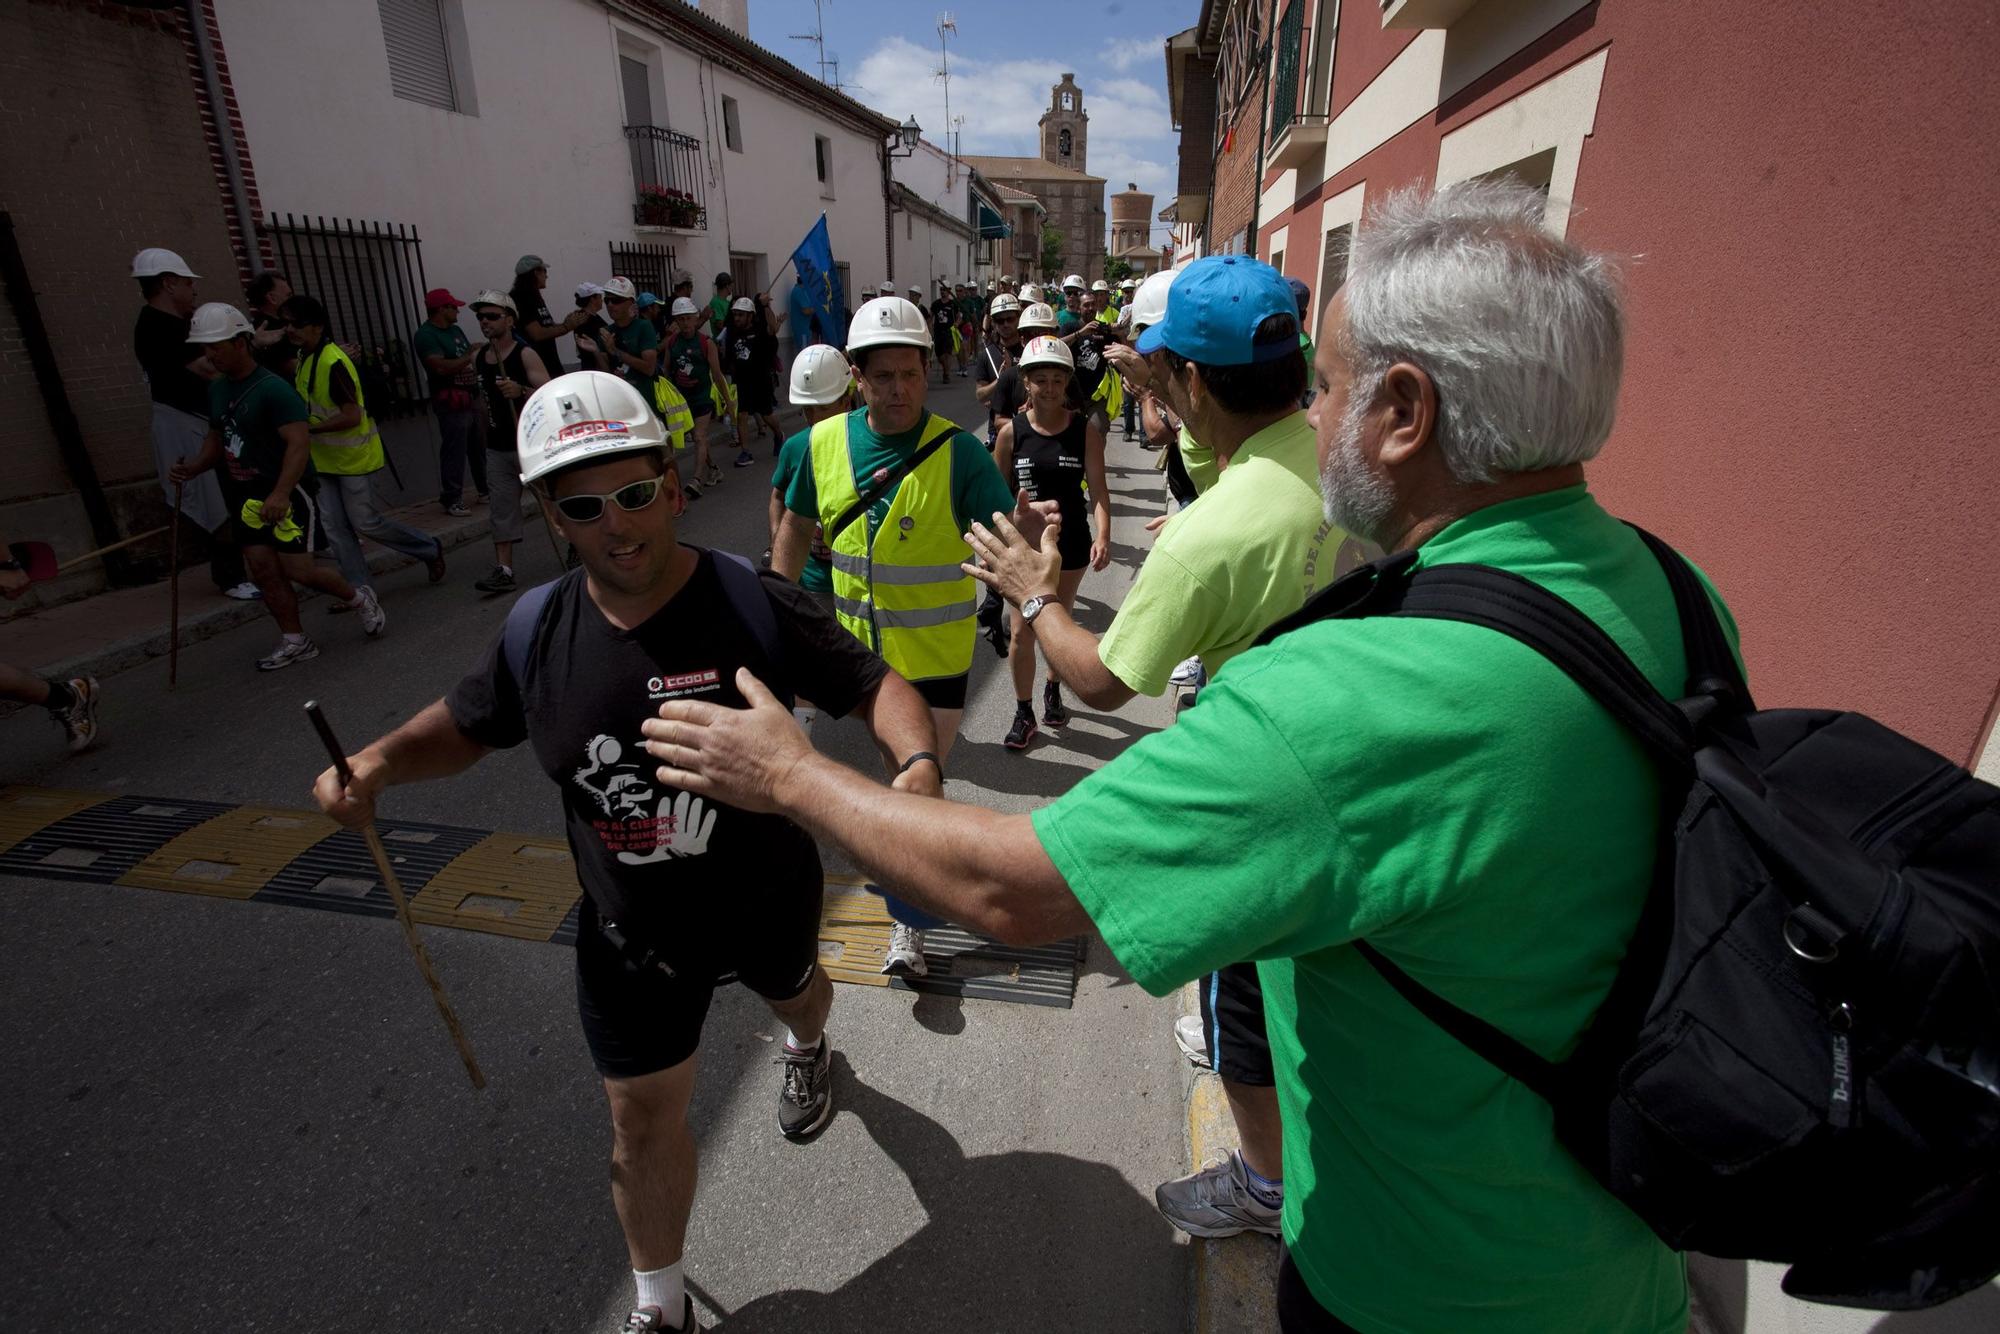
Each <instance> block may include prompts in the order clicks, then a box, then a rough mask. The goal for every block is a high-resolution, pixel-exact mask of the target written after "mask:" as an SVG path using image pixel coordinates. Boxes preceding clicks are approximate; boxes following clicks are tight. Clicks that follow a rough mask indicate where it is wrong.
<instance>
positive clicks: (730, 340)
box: [717, 292, 785, 468]
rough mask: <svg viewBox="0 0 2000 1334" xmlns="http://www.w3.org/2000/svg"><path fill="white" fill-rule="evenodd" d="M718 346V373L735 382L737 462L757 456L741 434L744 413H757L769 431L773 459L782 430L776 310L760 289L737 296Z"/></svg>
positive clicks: (745, 462) (752, 460)
mask: <svg viewBox="0 0 2000 1334" xmlns="http://www.w3.org/2000/svg"><path fill="white" fill-rule="evenodd" d="M717 350H718V351H719V352H720V353H721V355H722V373H723V374H724V375H727V376H728V377H729V383H730V384H732V385H734V386H735V387H736V423H735V426H736V443H737V445H738V451H737V455H736V466H737V467H739V468H747V467H749V466H750V465H751V464H753V463H755V462H756V461H757V456H756V455H755V454H752V453H751V452H750V437H749V436H747V435H745V434H744V433H743V427H744V418H746V417H755V418H756V419H757V420H758V421H760V422H762V423H763V424H764V429H765V430H766V431H768V432H770V435H771V457H772V458H776V457H777V456H778V446H779V445H781V444H783V443H784V441H785V435H784V432H782V431H780V430H779V429H778V312H777V311H776V310H774V309H772V307H771V298H770V297H768V296H766V295H764V293H762V292H759V293H758V294H757V296H756V299H755V300H752V299H751V298H750V297H747V296H739V297H737V298H736V302H735V304H734V305H733V306H732V307H731V308H730V311H729V325H728V327H727V328H725V329H724V330H723V331H722V345H721V347H720V348H718V349H717Z"/></svg>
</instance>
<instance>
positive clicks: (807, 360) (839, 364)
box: [792, 343, 853, 407]
mask: <svg viewBox="0 0 2000 1334" xmlns="http://www.w3.org/2000/svg"><path fill="white" fill-rule="evenodd" d="M852 374H853V372H852V370H850V368H849V367H848V365H847V358H846V357H843V356H841V355H840V349H839V348H837V347H830V346H828V345H827V344H825V343H814V344H813V345H812V346H811V347H809V348H807V349H805V351H803V352H801V353H799V354H798V355H797V356H796V357H793V358H792V406H793V407H804V406H805V405H806V404H808V403H810V404H812V405H814V406H815V407H824V406H826V405H827V404H828V403H838V402H839V401H840V398H841V395H843V394H845V393H846V392H847V388H848V385H849V383H850V377H851V376H852Z"/></svg>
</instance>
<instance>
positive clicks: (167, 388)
mask: <svg viewBox="0 0 2000 1334" xmlns="http://www.w3.org/2000/svg"><path fill="white" fill-rule="evenodd" d="M189 323H190V321H189V320H188V319H187V318H186V317H184V316H180V315H169V314H167V312H166V311H164V310H161V309H160V308H159V307H158V306H141V307H139V322H138V323H137V324H135V325H133V326H132V354H133V355H134V356H136V357H138V358H139V366H140V368H141V369H142V370H144V371H145V372H146V384H147V387H148V388H149V389H150V390H151V391H152V395H153V401H154V402H155V403H164V404H166V405H167V406H168V407H170V408H179V409H180V410H181V411H182V412H188V413H192V414H194V415H195V416H197V417H206V416H207V415H208V381H207V380H204V379H203V378H202V377H201V376H199V375H196V374H195V373H194V372H193V371H191V370H189V369H188V363H189V362H190V361H194V360H197V359H198V358H199V357H200V356H201V354H202V349H201V348H199V347H196V346H195V345H194V344H193V343H190V342H188V340H187V338H188V327H189Z"/></svg>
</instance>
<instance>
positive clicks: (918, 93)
mask: <svg viewBox="0 0 2000 1334" xmlns="http://www.w3.org/2000/svg"><path fill="white" fill-rule="evenodd" d="M1164 41H1165V38H1163V37H1161V38H1133V39H1129V40H1128V41H1125V42H1121V43H1116V44H1114V45H1113V47H1112V48H1111V50H1110V52H1109V53H1107V54H1106V55H1105V57H1104V60H1105V63H1106V64H1108V65H1109V66H1110V67H1111V69H1112V70H1117V71H1124V70H1127V69H1130V70H1132V71H1133V72H1134V73H1137V72H1140V71H1141V70H1142V69H1143V67H1142V66H1141V65H1140V64H1139V63H1138V57H1137V55H1134V54H1130V52H1134V51H1137V50H1138V49H1139V48H1140V47H1142V46H1143V47H1144V48H1145V50H1146V51H1147V52H1148V53H1151V54H1158V53H1159V51H1160V50H1161V48H1162V44H1163V43H1164ZM937 66H938V53H937V51H936V50H935V49H933V48H930V47H925V46H921V45H919V44H917V43H915V42H912V41H910V40H909V39H908V38H905V37H900V36H898V37H890V38H888V39H887V40H885V41H884V42H882V44H881V45H879V46H877V47H876V48H875V49H874V50H873V51H871V52H870V53H869V54H868V56H867V57H866V58H865V59H863V60H862V62H861V64H860V65H859V67H857V68H855V69H854V70H853V72H852V74H851V76H850V77H851V78H852V80H853V82H852V83H850V84H848V85H847V90H848V92H849V93H850V94H852V95H853V96H854V97H856V98H857V99H859V100H860V101H862V102H864V103H866V104H867V105H869V106H871V107H873V108H875V109H876V110H877V111H880V112H881V113H882V114H884V115H886V116H889V117H891V118H892V119H894V120H898V121H900V120H902V119H903V118H904V117H905V116H909V115H915V116H916V118H917V123H918V124H920V125H922V126H923V127H924V137H925V138H926V139H928V140H929V141H930V142H932V143H934V144H938V145H940V146H943V145H945V144H946V143H947V142H948V140H947V138H946V131H947V130H948V129H949V128H950V126H949V125H948V124H947V122H946V120H945V91H944V87H943V85H942V84H941V83H940V82H939V81H938V80H937V78H936V77H935V74H936V70H937ZM1066 67H1067V68H1069V69H1073V70H1075V71H1076V75H1077V83H1078V86H1079V87H1081V88H1082V89H1083V99H1084V109H1085V110H1086V111H1087V112H1089V114H1090V138H1089V142H1088V144H1087V148H1086V151H1087V154H1088V157H1087V163H1086V165H1087V167H1088V169H1089V171H1090V173H1091V174H1092V175H1094V176H1102V177H1104V178H1105V180H1106V182H1107V186H1106V192H1107V194H1109V193H1116V192H1117V191H1120V190H1123V189H1124V188H1125V186H1126V184H1127V183H1128V182H1136V183H1137V184H1138V186H1139V188H1140V189H1141V190H1145V191H1147V192H1149V193H1151V194H1152V195H1153V196H1154V202H1153V208H1154V212H1155V213H1157V212H1158V211H1159V210H1160V209H1161V208H1164V207H1165V206H1166V203H1167V200H1168V198H1169V197H1170V196H1171V194H1172V192H1173V189H1174V182H1175V176H1176V172H1177V170H1178V169H1177V167H1176V165H1175V162H1176V156H1177V152H1178V147H1179V140H1178V136H1177V135H1176V134H1175V132H1174V129H1173V125H1172V121H1171V119H1170V117H1169V115H1168V111H1167V99H1166V93H1165V90H1164V88H1163V87H1161V85H1160V82H1159V81H1158V80H1163V79H1164V78H1165V69H1164V64H1162V66H1161V69H1160V73H1159V75H1158V79H1157V80H1155V81H1153V82H1148V81H1146V80H1145V79H1143V78H1135V77H1130V76H1129V75H1127V76H1122V77H1119V76H1114V75H1113V74H1111V73H1110V72H1108V71H1097V72H1092V71H1089V70H1085V69H1077V62H1075V61H1074V60H1032V59H1023V60H987V59H979V58H975V57H961V56H959V55H957V54H956V53H954V54H953V56H952V60H951V114H952V116H953V117H960V116H963V117H964V118H965V123H964V125H963V126H962V127H960V137H959V144H958V151H959V152H961V153H967V154H973V155H980V154H985V155H991V156H996V157H998V156H1011V157H1036V156H1039V155H1040V153H1041V131H1040V129H1039V127H1038V126H1037V124H1036V122H1037V121H1038V120H1039V119H1040V118H1041V114H1042V112H1044V111H1045V110H1047V109H1048V105H1049V92H1050V90H1051V89H1052V88H1053V87H1054V86H1055V85H1056V84H1057V83H1059V82H1061V80H1062V76H1063V71H1064V69H1065V68H1066ZM1100 76H1101V77H1100ZM1105 211H1106V214H1107V216H1108V215H1109V212H1110V205H1109V203H1108V202H1107V203H1106V205H1105ZM1154 226H1155V231H1154V235H1153V242H1154V244H1158V242H1159V241H1160V239H1161V238H1162V237H1163V236H1165V235H1166V229H1165V227H1164V225H1163V224H1159V223H1157V222H1156V223H1155V224H1154Z"/></svg>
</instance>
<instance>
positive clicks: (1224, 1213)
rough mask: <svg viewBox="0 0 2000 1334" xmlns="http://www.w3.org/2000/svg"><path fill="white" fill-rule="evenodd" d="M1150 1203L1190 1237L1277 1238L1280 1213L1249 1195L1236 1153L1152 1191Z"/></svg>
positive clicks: (1239, 1158)
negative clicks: (1242, 1235) (1257, 1235)
mask: <svg viewBox="0 0 2000 1334" xmlns="http://www.w3.org/2000/svg"><path fill="white" fill-rule="evenodd" d="M1153 1203H1155V1204H1157V1205H1158V1206H1159V1208H1160V1213H1161V1214H1162V1215H1163V1216H1164V1217H1165V1218H1166V1220H1167V1221H1168V1222H1169V1223H1172V1224H1173V1225H1174V1226H1175V1227H1177V1228H1179V1229H1180V1230H1181V1231H1183V1232H1185V1233H1187V1234H1188V1235H1189V1236H1190V1237H1233V1236H1235V1235H1236V1234H1237V1233H1239V1232H1265V1233H1269V1234H1270V1235H1271V1236H1274V1237H1275V1236H1277V1235H1278V1214H1279V1211H1278V1210H1276V1209H1273V1208H1271V1207H1270V1206H1269V1205H1266V1204H1264V1203H1262V1202H1261V1201H1259V1200H1258V1199H1257V1197H1256V1196H1254V1195H1252V1194H1251V1193H1250V1185H1249V1183H1248V1182H1247V1181H1246V1180H1244V1177H1243V1159H1242V1158H1241V1156H1239V1155H1237V1154H1234V1153H1232V1154H1230V1155H1229V1156H1228V1157H1227V1158H1223V1159H1220V1160H1218V1161H1216V1162H1212V1163H1210V1164H1209V1165H1208V1166H1207V1167H1204V1168H1202V1169H1201V1171H1199V1172H1195V1173H1193V1174H1191V1175H1189V1176H1184V1177H1181V1178H1180V1179H1179V1180H1177V1181H1169V1182H1167V1183H1166V1184H1165V1185H1163V1186H1159V1187H1156V1188H1155V1189H1154V1191H1153Z"/></svg>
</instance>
